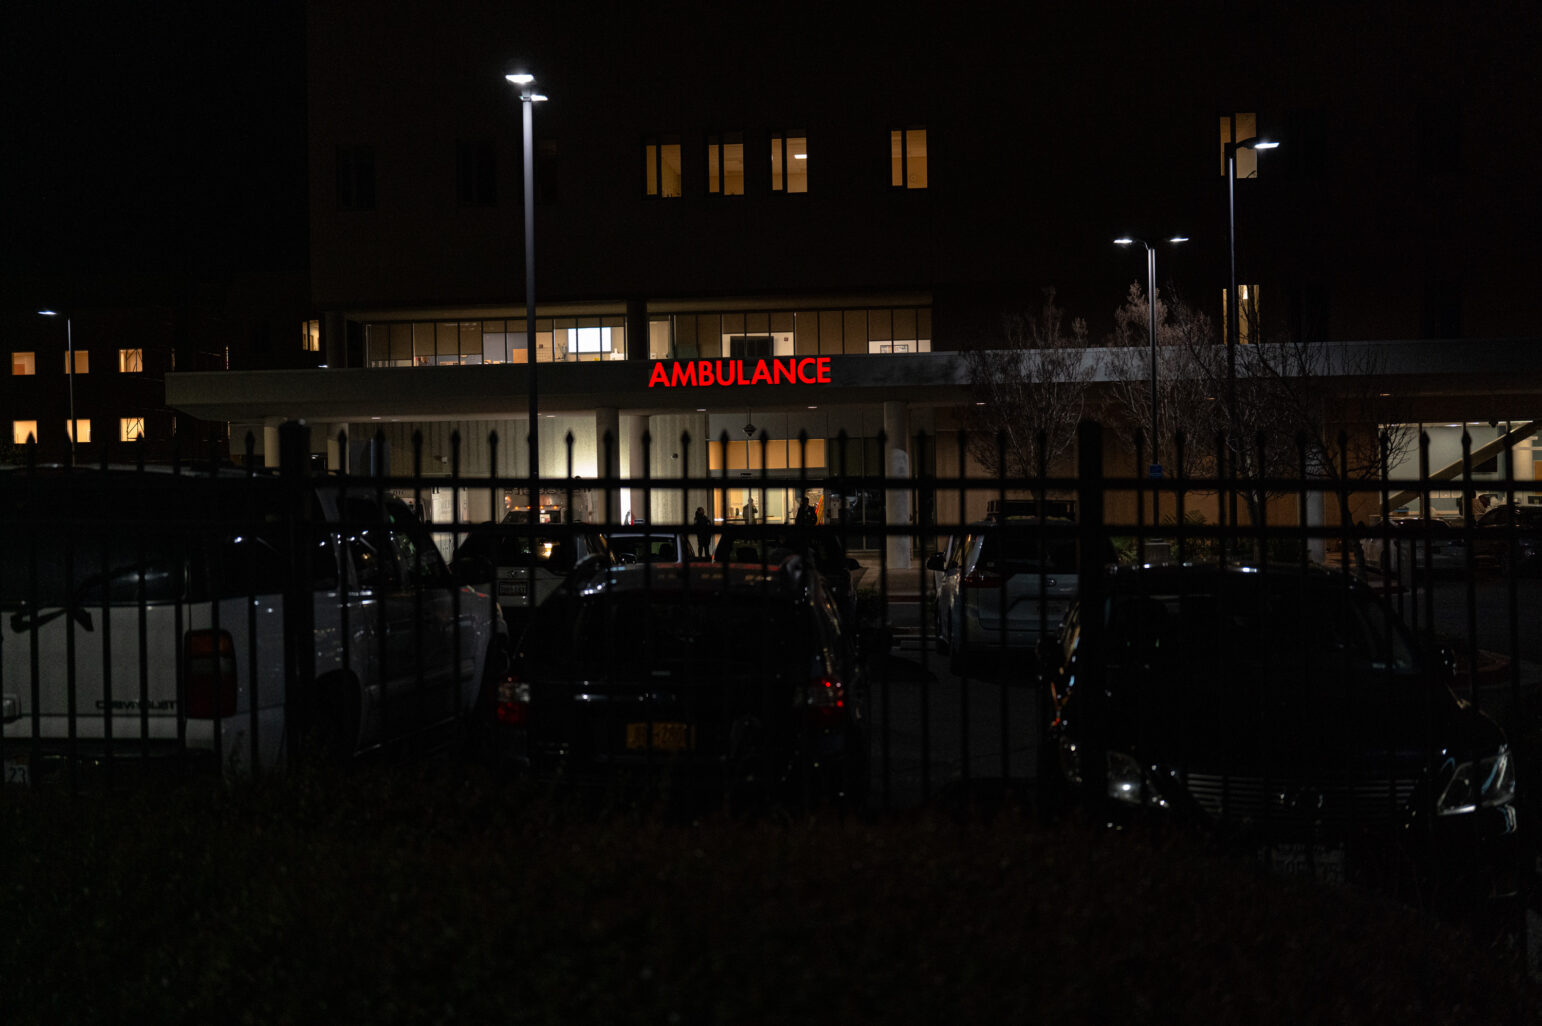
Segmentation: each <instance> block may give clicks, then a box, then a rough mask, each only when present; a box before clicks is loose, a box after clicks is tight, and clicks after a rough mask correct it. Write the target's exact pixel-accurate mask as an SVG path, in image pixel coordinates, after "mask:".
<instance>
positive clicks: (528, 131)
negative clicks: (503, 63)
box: [504, 64, 546, 522]
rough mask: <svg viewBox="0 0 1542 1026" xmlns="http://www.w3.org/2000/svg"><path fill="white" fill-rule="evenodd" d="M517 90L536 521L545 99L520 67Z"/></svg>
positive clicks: (514, 72) (515, 71)
mask: <svg viewBox="0 0 1542 1026" xmlns="http://www.w3.org/2000/svg"><path fill="white" fill-rule="evenodd" d="M504 78H506V79H507V80H508V81H509V82H511V83H513V84H514V85H516V86H518V87H519V104H520V108H521V115H522V117H521V121H522V127H523V137H524V140H523V141H524V156H525V357H526V365H525V374H526V376H527V380H528V381H529V383H530V396H529V414H528V415H529V418H530V438H529V444H530V457H529V458H530V517H531V521H532V522H535V521H539V520H540V517H541V496H540V485H539V483H538V478H539V475H540V446H539V441H538V436H537V432H538V427H537V425H538V423H539V421H538V417H539V409H538V402H537V397H538V395H539V393H538V391H537V388H536V363H537V356H538V355H539V354H538V351H537V346H536V344H535V115H534V110H535V105H536V104H537V103H540V102H542V101H544V100H545V99H546V97H545V96H544V95H543V94H542V93H541V92H540V91H539V90H538V89H536V87H535V76H534V75H533V74H531V73H530V71H529V69H528V68H526V67H524V66H523V64H515V65H513V66H511V68H510V70H509V73H508V74H506V75H504Z"/></svg>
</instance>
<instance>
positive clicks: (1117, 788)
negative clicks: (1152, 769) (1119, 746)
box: [1108, 752, 1167, 808]
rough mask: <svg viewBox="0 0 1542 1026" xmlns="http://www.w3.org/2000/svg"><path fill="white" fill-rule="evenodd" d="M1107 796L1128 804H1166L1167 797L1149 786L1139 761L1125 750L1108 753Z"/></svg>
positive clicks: (1164, 805) (1149, 783) (1149, 782)
mask: <svg viewBox="0 0 1542 1026" xmlns="http://www.w3.org/2000/svg"><path fill="white" fill-rule="evenodd" d="M1108 796H1109V797H1110V798H1112V799H1113V800H1114V801H1117V802H1124V803H1126V804H1129V805H1142V806H1153V807H1156V808H1166V806H1167V799H1165V798H1163V797H1162V796H1161V794H1160V793H1158V792H1157V790H1156V789H1155V788H1154V787H1152V786H1151V780H1150V778H1149V777H1147V776H1146V771H1145V770H1143V769H1141V766H1140V763H1139V762H1137V761H1136V759H1135V757H1134V756H1133V755H1129V754H1128V753H1126V752H1109V753H1108Z"/></svg>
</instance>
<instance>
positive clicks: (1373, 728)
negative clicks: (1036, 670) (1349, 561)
mask: <svg viewBox="0 0 1542 1026" xmlns="http://www.w3.org/2000/svg"><path fill="white" fill-rule="evenodd" d="M1101 586H1102V587H1103V589H1104V592H1103V595H1102V597H1101V599H1100V602H1099V604H1098V605H1097V606H1096V607H1089V606H1087V605H1085V604H1084V603H1081V602H1078V604H1077V605H1076V606H1075V607H1073V609H1072V610H1071V611H1070V613H1069V614H1068V616H1067V618H1066V621H1065V624H1064V625H1063V627H1062V628H1061V630H1060V632H1059V634H1058V637H1057V638H1056V639H1054V640H1053V641H1050V642H1047V643H1046V645H1045V646H1044V649H1045V651H1044V653H1043V655H1042V656H1041V659H1040V672H1041V676H1042V679H1043V681H1044V683H1045V685H1046V687H1047V689H1048V698H1049V706H1050V709H1051V713H1052V715H1051V718H1050V721H1049V723H1050V726H1049V729H1048V732H1047V737H1046V739H1045V741H1044V744H1043V746H1042V747H1041V761H1042V765H1041V767H1040V772H1039V780H1040V789H1041V793H1042V795H1043V800H1044V803H1045V807H1046V809H1047V810H1054V809H1058V808H1065V807H1070V808H1079V809H1080V810H1082V811H1083V812H1084V813H1085V814H1087V815H1088V816H1089V817H1092V818H1094V819H1095V821H1097V822H1108V823H1115V824H1131V823H1137V822H1148V823H1162V824H1168V825H1182V826H1187V827H1191V828H1194V829H1197V830H1201V831H1205V832H1208V834H1209V835H1210V836H1211V837H1213V838H1214V839H1215V840H1216V841H1218V842H1219V843H1221V844H1222V845H1224V846H1226V847H1228V848H1231V849H1233V850H1240V851H1242V852H1245V853H1246V854H1248V855H1249V856H1250V857H1256V858H1259V859H1261V860H1263V861H1264V862H1266V863H1268V864H1271V865H1274V866H1276V867H1277V868H1280V869H1282V870H1284V871H1286V872H1297V873H1304V874H1315V875H1316V876H1318V877H1320V878H1324V879H1328V880H1335V881H1363V882H1368V883H1378V884H1381V883H1388V884H1399V885H1403V886H1404V887H1405V893H1409V892H1413V891H1417V892H1418V893H1419V894H1422V895H1425V896H1430V895H1434V896H1437V897H1439V898H1440V899H1442V900H1449V901H1450V902H1451V903H1452V905H1451V910H1452V911H1493V910H1496V909H1501V908H1503V907H1504V905H1505V903H1506V902H1511V901H1512V900H1513V899H1514V898H1515V897H1516V895H1517V893H1518V880H1519V868H1520V867H1519V864H1518V845H1517V836H1518V833H1517V812H1516V805H1515V798H1516V767H1515V763H1514V761H1513V760H1512V757H1511V754H1510V748H1509V745H1508V744H1507V741H1506V738H1505V735H1504V733H1503V731H1502V730H1501V729H1500V728H1499V727H1498V726H1497V725H1496V724H1495V723H1494V722H1493V721H1492V720H1490V719H1489V718H1488V717H1487V716H1485V715H1483V714H1482V713H1480V712H1479V711H1478V710H1476V709H1474V708H1473V707H1472V706H1470V705H1468V704H1467V703H1465V702H1462V701H1459V700H1458V699H1457V698H1456V696H1455V695H1454V694H1453V693H1452V691H1451V689H1450V687H1449V684H1450V681H1451V680H1452V679H1453V670H1452V667H1453V665H1454V662H1453V661H1451V660H1450V659H1449V653H1441V652H1439V651H1438V650H1437V649H1434V648H1433V646H1423V647H1421V645H1419V644H1417V643H1416V641H1415V638H1414V637H1413V636H1411V635H1410V634H1409V633H1408V631H1407V630H1406V629H1405V628H1404V625H1403V623H1402V622H1401V621H1400V620H1399V619H1398V617H1397V614H1396V613H1395V612H1394V611H1393V610H1392V608H1391V607H1390V606H1389V605H1388V604H1387V603H1386V602H1385V601H1383V600H1382V599H1381V598H1379V597H1378V596H1376V595H1375V594H1373V593H1372V591H1371V590H1370V589H1369V588H1368V587H1367V586H1365V585H1364V584H1362V583H1360V582H1359V581H1357V580H1355V579H1353V578H1352V577H1351V576H1350V575H1347V574H1344V573H1342V572H1330V571H1326V570H1304V569H1300V568H1291V569H1287V568H1280V569H1271V570H1269V571H1267V572H1250V571H1247V570H1244V569H1239V568H1229V569H1221V568H1217V567H1213V566H1212V567H1178V566H1169V567H1146V568H1126V569H1122V570H1119V571H1118V572H1116V573H1113V574H1110V575H1109V576H1108V577H1107V578H1106V579H1104V580H1103V581H1102V582H1101ZM1094 616H1095V617H1097V620H1095V621H1094V620H1093V619H1092V617H1094ZM1510 911H1511V912H1512V913H1513V912H1514V911H1515V910H1514V908H1513V907H1512V908H1511V909H1510Z"/></svg>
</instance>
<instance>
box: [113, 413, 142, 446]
mask: <svg viewBox="0 0 1542 1026" xmlns="http://www.w3.org/2000/svg"><path fill="white" fill-rule="evenodd" d="M144 436H145V419H144V418H143V417H123V418H121V419H119V421H118V440H119V441H120V442H134V441H138V440H139V439H141V438H143V437H144Z"/></svg>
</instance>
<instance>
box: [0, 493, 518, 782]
mask: <svg viewBox="0 0 1542 1026" xmlns="http://www.w3.org/2000/svg"><path fill="white" fill-rule="evenodd" d="M0 522H3V523H4V524H5V528H4V534H3V537H0V545H3V546H4V549H5V555H4V559H3V560H0V693H3V703H4V705H3V717H0V719H3V724H0V755H3V757H4V766H5V779H6V781H7V782H9V783H12V784H27V783H29V782H31V781H33V779H34V778H35V777H38V776H39V775H41V774H47V773H48V772H49V771H50V770H51V769H54V768H57V767H60V766H64V765H73V766H75V767H76V768H77V769H78V768H79V767H81V766H100V765H103V764H112V765H113V766H123V765H125V764H132V765H134V766H138V767H141V768H143V767H146V766H150V765H156V764H169V763H173V762H175V763H177V764H183V763H186V762H189V761H192V762H208V763H217V764H218V765H219V766H220V767H221V769H222V771H223V772H224V773H225V774H226V775H227V776H246V775H250V774H251V773H252V772H253V770H254V769H255V770H272V769H277V768H280V767H282V766H284V765H285V763H286V762H287V760H288V758H289V757H290V755H291V754H292V752H293V750H294V748H295V747H296V745H295V742H296V736H295V735H296V733H297V732H298V731H300V730H301V729H302V727H303V728H304V729H305V730H306V734H307V741H308V742H309V743H313V744H314V745H315V746H316V747H317V748H319V749H320V750H322V751H323V752H324V753H325V754H327V755H330V756H335V757H338V758H346V757H350V756H352V755H355V754H358V753H361V752H364V751H367V750H370V749H374V748H379V747H381V746H385V745H388V744H391V743H393V742H398V741H402V740H404V739H418V740H424V739H432V738H436V737H438V738H446V739H447V738H449V737H452V736H454V734H455V733H457V732H458V731H459V729H460V728H461V727H463V726H465V725H466V721H467V718H468V717H470V716H472V715H473V714H474V712H475V710H476V708H477V704H478V699H479V698H480V697H481V696H482V694H483V687H484V684H486V685H490V688H493V689H495V687H496V683H497V678H499V677H500V676H501V674H502V672H503V669H504V666H505V662H506V652H507V630H506V628H505V627H504V624H503V620H502V617H501V616H500V614H499V612H498V607H497V603H496V602H495V601H494V599H493V598H492V596H491V595H490V594H489V593H488V592H487V591H486V590H485V589H482V590H478V589H476V588H473V587H470V586H467V585H466V584H464V583H461V582H459V581H457V580H456V579H454V578H452V576H451V574H450V571H449V569H448V568H447V567H446V565H445V563H444V560H443V558H442V557H441V556H440V554H439V552H438V550H437V549H436V548H435V546H434V545H433V542H432V540H431V538H430V536H429V533H428V531H427V530H426V529H425V527H424V525H423V524H422V523H421V522H420V521H419V520H418V519H417V518H416V517H415V516H414V515H413V514H412V512H411V511H410V510H409V509H408V508H407V507H406V506H405V505H404V504H403V503H401V502H400V501H399V500H397V499H395V498H394V497H392V496H391V495H390V494H388V493H385V492H383V491H382V490H380V489H378V488H376V487H375V486H374V485H373V484H372V483H369V482H366V481H363V480H361V479H353V480H352V482H351V483H348V482H345V481H344V480H343V479H318V480H316V481H312V482H309V483H307V484H304V485H303V486H298V487H297V486H294V485H291V484H287V483H285V482H282V481H280V480H279V479H277V478H274V477H270V476H267V475H247V474H244V473H240V472H230V471H226V472H220V473H214V474H209V473H194V472H191V471H188V470H186V469H185V468H184V469H182V470H181V471H180V472H177V471H173V470H171V469H169V468H160V469H138V470H136V469H129V468H125V469H108V470H85V469H67V468H42V469H38V470H36V471H25V470H0ZM475 576H478V574H477V573H476V571H475V569H474V568H473V569H472V570H471V571H469V572H468V573H467V574H466V575H465V579H467V580H469V579H471V578H473V577H475ZM286 594H287V595H299V594H304V595H306V596H308V597H309V599H310V601H309V604H308V605H309V608H305V607H297V608H290V609H286V602H285V598H286ZM288 637H296V638H297V640H298V639H299V638H303V639H304V640H303V642H302V643H297V644H287V645H286V638H288ZM489 693H491V692H489Z"/></svg>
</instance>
